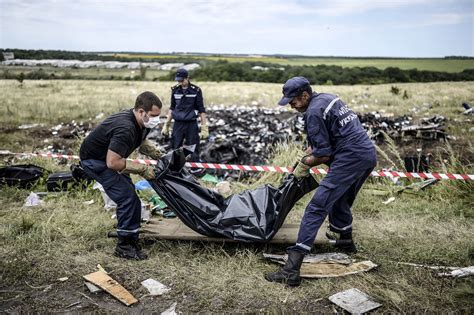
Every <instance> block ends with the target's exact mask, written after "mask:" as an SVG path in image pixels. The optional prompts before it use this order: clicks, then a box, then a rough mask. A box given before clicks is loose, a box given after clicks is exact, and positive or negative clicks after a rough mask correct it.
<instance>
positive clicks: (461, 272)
mask: <svg viewBox="0 0 474 315" xmlns="http://www.w3.org/2000/svg"><path fill="white" fill-rule="evenodd" d="M473 275H474V266H469V267H465V268H459V269H454V270H451V272H442V273H438V276H440V277H453V278H464V277H469V276H473Z"/></svg>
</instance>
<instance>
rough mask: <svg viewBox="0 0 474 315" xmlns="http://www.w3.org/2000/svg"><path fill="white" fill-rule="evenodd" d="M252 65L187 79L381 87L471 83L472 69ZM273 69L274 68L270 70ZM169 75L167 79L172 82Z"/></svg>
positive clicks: (210, 69) (221, 66)
mask: <svg viewBox="0 0 474 315" xmlns="http://www.w3.org/2000/svg"><path fill="white" fill-rule="evenodd" d="M254 65H255V63H250V62H244V63H233V62H228V61H218V62H215V63H214V64H209V65H207V66H205V67H201V68H198V69H196V70H193V71H191V72H190V76H191V77H192V78H193V79H195V80H199V81H217V82H219V81H244V82H268V83H282V82H285V81H286V80H287V79H288V78H291V77H294V76H304V77H306V78H307V79H308V80H309V81H310V82H311V83H312V84H318V85H324V84H326V85H332V84H334V85H338V84H349V85H352V84H381V83H402V82H436V81H473V80H474V69H468V70H464V71H462V72H458V73H448V72H438V71H425V70H417V69H410V70H402V69H400V68H394V67H389V68H386V69H383V70H382V69H378V68H375V67H351V68H343V67H341V66H334V65H315V66H284V70H279V69H277V67H281V65H269V64H266V65H265V64H264V66H266V67H268V68H269V69H268V70H253V69H252V67H253V66H254ZM272 66H273V68H272ZM173 78H174V74H173V73H170V75H169V76H168V77H167V79H168V80H169V79H173Z"/></svg>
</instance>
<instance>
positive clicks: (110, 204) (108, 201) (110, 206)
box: [92, 182, 117, 211]
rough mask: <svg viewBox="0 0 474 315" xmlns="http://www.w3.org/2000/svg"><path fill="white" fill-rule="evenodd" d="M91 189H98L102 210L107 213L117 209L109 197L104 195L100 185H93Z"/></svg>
mask: <svg viewBox="0 0 474 315" xmlns="http://www.w3.org/2000/svg"><path fill="white" fill-rule="evenodd" d="M92 188H93V189H98V190H99V191H100V194H101V195H102V199H104V209H105V210H107V211H109V210H112V209H116V208H117V204H116V203H115V202H114V201H113V200H112V199H110V197H109V196H108V195H107V194H106V193H105V190H104V187H102V185H101V184H99V183H97V182H96V183H95V184H94V186H92Z"/></svg>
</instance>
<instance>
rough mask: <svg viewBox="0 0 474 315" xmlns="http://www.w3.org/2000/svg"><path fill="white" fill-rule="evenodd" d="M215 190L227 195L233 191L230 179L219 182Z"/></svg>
mask: <svg viewBox="0 0 474 315" xmlns="http://www.w3.org/2000/svg"><path fill="white" fill-rule="evenodd" d="M215 191H216V192H217V193H219V194H221V195H227V194H230V193H231V192H232V189H231V188H230V183H229V182H228V181H222V182H220V183H217V185H216V188H215Z"/></svg>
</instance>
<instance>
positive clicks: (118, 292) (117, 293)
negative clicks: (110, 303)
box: [83, 271, 138, 306]
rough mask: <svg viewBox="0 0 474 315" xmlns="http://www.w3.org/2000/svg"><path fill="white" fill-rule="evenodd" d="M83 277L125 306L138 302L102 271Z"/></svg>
mask: <svg viewBox="0 0 474 315" xmlns="http://www.w3.org/2000/svg"><path fill="white" fill-rule="evenodd" d="M83 277H84V279H86V280H87V281H89V282H91V283H92V284H94V285H96V286H98V287H100V288H101V289H103V290H104V291H107V292H108V293H110V294H111V295H112V296H114V297H115V298H116V299H118V300H119V301H120V302H122V303H123V304H125V305H126V306H130V305H132V304H135V303H137V302H138V300H137V299H136V298H135V297H134V296H133V295H132V294H130V292H128V291H127V290H126V289H125V288H124V287H123V286H121V285H120V284H119V283H118V282H117V281H115V280H114V279H112V278H111V277H109V276H108V275H107V274H106V273H104V272H103V271H96V272H93V273H90V274H88V275H85V276H83Z"/></svg>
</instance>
